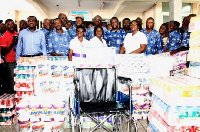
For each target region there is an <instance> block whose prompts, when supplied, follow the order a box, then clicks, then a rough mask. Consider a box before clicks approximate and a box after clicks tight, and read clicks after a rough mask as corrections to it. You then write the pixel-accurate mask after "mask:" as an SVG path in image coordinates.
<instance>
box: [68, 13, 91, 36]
mask: <svg viewBox="0 0 200 132" xmlns="http://www.w3.org/2000/svg"><path fill="white" fill-rule="evenodd" d="M83 21H84V18H83V16H76V22H75V24H74V25H73V26H72V27H70V28H69V29H68V34H69V36H70V37H71V39H74V38H75V37H76V36H77V34H76V27H77V26H83ZM85 30H86V32H85V35H84V38H85V39H87V40H90V38H89V31H88V29H87V28H85Z"/></svg>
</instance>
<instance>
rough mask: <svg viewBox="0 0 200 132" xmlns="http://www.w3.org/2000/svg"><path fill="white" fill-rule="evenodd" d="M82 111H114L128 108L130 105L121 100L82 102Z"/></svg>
mask: <svg viewBox="0 0 200 132" xmlns="http://www.w3.org/2000/svg"><path fill="white" fill-rule="evenodd" d="M80 107H81V110H80V112H81V113H113V112H116V111H124V110H127V109H128V107H127V106H126V105H124V104H123V103H120V102H102V103H90V102H83V103H80Z"/></svg>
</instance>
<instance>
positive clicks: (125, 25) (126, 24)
mask: <svg viewBox="0 0 200 132" xmlns="http://www.w3.org/2000/svg"><path fill="white" fill-rule="evenodd" d="M122 23H123V29H124V31H125V32H126V33H132V31H131V28H130V24H131V20H130V19H129V18H124V19H123V21H122Z"/></svg>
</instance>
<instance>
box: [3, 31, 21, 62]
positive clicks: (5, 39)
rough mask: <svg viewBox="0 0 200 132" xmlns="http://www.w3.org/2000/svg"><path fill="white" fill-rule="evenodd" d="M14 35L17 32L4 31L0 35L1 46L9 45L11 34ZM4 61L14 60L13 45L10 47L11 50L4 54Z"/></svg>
mask: <svg viewBox="0 0 200 132" xmlns="http://www.w3.org/2000/svg"><path fill="white" fill-rule="evenodd" d="M14 35H18V33H17V32H14V33H11V32H9V31H6V32H5V33H4V34H3V36H2V37H1V43H0V44H1V45H0V46H1V47H7V48H8V47H9V46H10V45H11V43H12V41H13V36H14ZM5 57H6V62H15V61H16V60H15V57H16V54H15V51H14V47H13V48H12V49H11V51H10V52H9V53H7V54H6V56H5Z"/></svg>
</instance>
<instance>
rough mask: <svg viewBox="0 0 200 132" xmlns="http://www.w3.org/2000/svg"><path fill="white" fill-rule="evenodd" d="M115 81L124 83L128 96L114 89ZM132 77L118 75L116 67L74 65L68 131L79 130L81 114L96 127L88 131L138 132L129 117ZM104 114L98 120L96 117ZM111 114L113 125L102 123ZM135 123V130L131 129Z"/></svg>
mask: <svg viewBox="0 0 200 132" xmlns="http://www.w3.org/2000/svg"><path fill="white" fill-rule="evenodd" d="M117 81H120V82H122V83H126V84H127V86H128V87H129V95H125V94H123V93H121V92H119V91H117ZM130 82H131V79H129V78H123V77H117V73H116V67H114V66H112V67H109V68H75V77H74V85H75V93H74V99H73V100H72V99H71V101H70V102H72V103H73V104H72V105H70V106H69V107H70V115H69V118H70V125H71V131H72V132H74V131H78V132H82V131H83V128H82V124H81V117H83V116H87V117H89V118H90V119H91V120H92V121H93V122H95V123H96V126H94V127H93V128H90V130H89V131H90V132H93V131H96V130H97V129H104V130H106V131H108V132H112V131H116V132H117V131H119V132H132V131H135V132H137V124H136V122H135V121H134V120H133V119H132V116H131V112H132V111H133V108H132V102H131V85H130V84H131V83H130ZM102 115H104V116H106V117H105V118H104V119H103V120H101V121H100V120H98V119H97V118H95V117H96V116H102ZM111 117H113V128H108V127H107V126H106V125H105V122H106V121H107V120H108V119H109V118H111ZM132 124H134V129H133V128H132V127H133V125H132ZM126 125H127V126H126Z"/></svg>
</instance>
